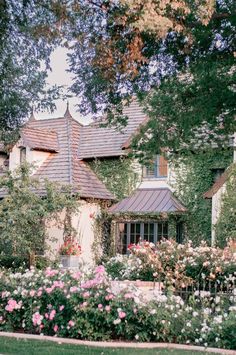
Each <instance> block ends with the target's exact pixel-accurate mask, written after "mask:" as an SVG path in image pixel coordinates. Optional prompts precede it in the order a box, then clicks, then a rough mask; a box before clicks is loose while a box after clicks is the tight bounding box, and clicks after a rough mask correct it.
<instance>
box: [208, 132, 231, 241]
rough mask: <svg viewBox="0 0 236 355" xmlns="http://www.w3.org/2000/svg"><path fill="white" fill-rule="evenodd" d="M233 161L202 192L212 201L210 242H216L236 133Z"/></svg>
mask: <svg viewBox="0 0 236 355" xmlns="http://www.w3.org/2000/svg"><path fill="white" fill-rule="evenodd" d="M232 145H233V162H232V165H230V166H229V167H228V169H226V170H225V171H224V172H222V174H220V176H219V177H218V178H217V179H216V181H215V183H214V184H213V185H212V187H211V188H210V189H209V190H208V191H207V192H206V193H205V194H204V198H205V199H211V203H212V217H211V226H212V230H211V243H212V245H215V244H216V231H215V227H216V224H217V222H218V220H219V217H220V213H221V211H222V198H223V196H224V194H225V191H226V185H227V181H228V180H229V179H230V173H231V167H233V166H234V165H235V163H236V133H235V134H234V138H233V144H232Z"/></svg>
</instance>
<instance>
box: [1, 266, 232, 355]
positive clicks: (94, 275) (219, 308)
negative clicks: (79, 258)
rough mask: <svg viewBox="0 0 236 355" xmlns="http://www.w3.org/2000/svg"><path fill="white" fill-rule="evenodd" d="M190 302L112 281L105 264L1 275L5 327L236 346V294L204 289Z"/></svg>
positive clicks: (92, 337) (88, 336) (77, 335)
mask: <svg viewBox="0 0 236 355" xmlns="http://www.w3.org/2000/svg"><path fill="white" fill-rule="evenodd" d="M235 291H236V290H235ZM235 296H236V294H235ZM186 302H187V301H186ZM186 302H184V301H183V300H182V299H181V298H180V297H178V296H173V295H170V296H165V295H163V294H160V293H158V292H156V293H155V292H154V293H152V294H149V295H148V296H145V293H142V292H140V290H137V289H135V288H134V287H131V286H127V287H125V288H124V287H123V286H122V285H120V284H114V283H111V282H110V281H109V279H108V277H107V273H106V270H105V268H104V267H103V266H98V267H96V268H95V270H88V271H86V272H85V271H80V272H75V271H62V270H58V269H49V268H48V269H46V270H44V271H42V270H35V269H31V270H27V271H26V272H24V273H15V274H12V273H9V272H6V271H4V272H1V273H0V331H25V332H31V333H36V334H40V333H43V334H45V335H57V336H62V337H71V338H78V339H89V340H99V339H103V340H108V339H126V340H138V341H161V342H181V343H192V344H199V345H208V346H218V347H226V348H232V349H236V347H235V340H234V339H233V338H234V337H233V336H231V337H230V335H229V334H231V335H232V334H233V330H235V327H236V297H231V298H229V299H228V300H227V301H225V300H224V298H220V297H215V298H212V297H210V296H209V294H208V293H204V294H200V295H197V294H196V295H193V297H192V298H191V301H188V303H186Z"/></svg>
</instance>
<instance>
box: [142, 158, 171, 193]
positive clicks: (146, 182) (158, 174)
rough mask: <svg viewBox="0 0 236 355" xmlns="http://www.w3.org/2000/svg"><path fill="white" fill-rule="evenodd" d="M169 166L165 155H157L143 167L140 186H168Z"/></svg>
mask: <svg viewBox="0 0 236 355" xmlns="http://www.w3.org/2000/svg"><path fill="white" fill-rule="evenodd" d="M168 178H169V167H168V162H167V160H166V159H165V158H164V156H163V155H156V156H155V157H154V158H153V160H152V161H150V163H149V164H147V165H146V166H143V167H142V182H141V185H140V188H149V187H155V188H161V187H163V188H166V187H169V186H168Z"/></svg>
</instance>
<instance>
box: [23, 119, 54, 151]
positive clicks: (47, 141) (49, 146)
mask: <svg viewBox="0 0 236 355" xmlns="http://www.w3.org/2000/svg"><path fill="white" fill-rule="evenodd" d="M30 122H32V120H31V121H30ZM20 135H21V137H22V139H23V141H24V143H25V144H26V145H27V146H28V147H29V148H31V149H34V150H42V151H47V152H59V145H58V136H57V132H55V131H50V130H45V129H38V128H32V127H30V126H29V124H28V125H26V126H25V127H24V128H23V129H22V130H21V132H20Z"/></svg>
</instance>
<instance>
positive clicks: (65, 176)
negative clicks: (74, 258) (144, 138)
mask: <svg viewBox="0 0 236 355" xmlns="http://www.w3.org/2000/svg"><path fill="white" fill-rule="evenodd" d="M125 114H126V115H127V116H128V118H129V119H128V124H127V126H126V127H125V128H124V129H122V131H118V130H116V129H114V128H111V127H101V125H100V124H99V123H98V122H97V123H96V122H95V123H92V124H90V125H87V126H82V125H81V124H80V123H79V122H78V121H76V120H75V119H74V118H73V117H72V116H71V114H70V112H69V109H68V107H67V110H66V112H65V115H64V116H63V117H59V118H52V119H42V120H36V119H35V118H34V116H32V117H31V118H30V119H29V121H28V122H27V123H26V124H25V126H24V127H23V128H22V129H21V131H20V139H19V140H18V142H17V143H16V144H15V145H14V147H13V148H12V149H11V151H10V153H9V154H7V153H6V152H5V150H4V147H3V145H1V146H0V164H1V173H4V170H6V168H7V166H8V168H9V169H10V170H14V169H15V168H16V167H17V166H19V164H21V162H23V161H27V162H29V163H34V171H33V174H34V176H35V177H38V178H48V179H49V180H50V181H53V182H59V183H62V184H70V185H72V186H73V189H74V191H76V192H78V193H79V196H80V199H79V201H78V203H79V204H80V208H79V214H78V215H73V216H72V225H73V227H74V228H75V229H76V231H77V238H78V241H79V243H80V244H81V248H82V252H83V253H82V254H83V258H84V260H85V261H90V260H91V259H92V258H93V251H92V250H93V244H94V241H95V239H96V233H97V232H96V230H95V229H94V219H95V217H96V216H98V215H99V214H100V212H101V208H102V207H101V206H103V208H104V206H105V208H106V209H107V211H108V213H109V214H110V218H111V219H112V228H111V231H112V235H113V238H114V249H115V250H114V251H116V252H121V253H126V252H127V247H128V245H129V244H130V243H137V242H138V241H139V240H140V238H141V239H145V240H149V241H150V242H157V241H158V240H160V239H161V238H162V237H175V238H176V239H177V240H178V241H181V240H182V238H183V231H184V226H183V220H182V216H183V215H184V214H185V212H186V208H185V207H184V206H183V205H182V203H181V202H180V201H179V200H177V199H176V198H175V197H174V195H173V192H172V188H171V184H170V182H171V180H172V179H173V178H174V174H173V171H172V169H171V166H170V165H169V164H168V163H167V161H166V160H165V158H164V157H163V156H157V157H155V158H154V160H153V164H152V165H150V166H148V167H142V166H140V164H138V162H136V161H133V162H132V166H133V169H134V170H135V171H136V174H137V177H138V179H137V183H136V186H134V187H133V188H134V191H133V192H132V193H131V194H130V195H129V196H126V197H125V198H124V199H122V200H121V201H116V198H115V197H114V195H113V194H112V193H111V192H110V191H109V190H108V188H107V187H106V185H105V183H104V182H103V181H101V179H100V178H99V177H98V176H97V175H96V174H95V172H94V171H93V170H92V169H91V165H90V163H91V161H94V159H100V160H103V161H107V160H109V159H114V160H116V159H117V161H118V159H120V157H124V159H126V158H125V157H126V156H127V152H128V148H129V141H130V138H131V137H132V135H133V134H134V133H135V132H136V130H137V129H138V127H139V126H140V125H141V124H142V123H143V122H145V120H146V117H145V114H144V113H143V111H142V109H141V108H140V107H139V106H138V105H137V103H136V102H133V103H132V104H131V105H130V107H129V108H127V109H126V111H125ZM4 197H5V195H4V192H1V193H0V198H4ZM62 218H63V216H62ZM48 232H49V235H50V236H52V237H54V238H55V239H56V241H55V242H54V244H52V245H51V247H52V250H53V251H54V252H57V251H58V249H59V246H60V245H61V244H62V242H63V230H62V229H60V228H59V227H55V226H51V227H50V229H49V231H48Z"/></svg>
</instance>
